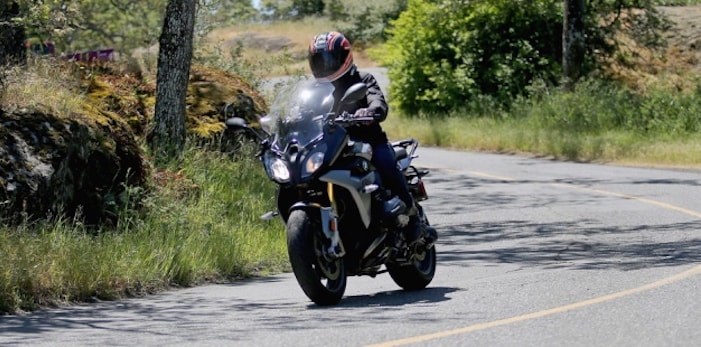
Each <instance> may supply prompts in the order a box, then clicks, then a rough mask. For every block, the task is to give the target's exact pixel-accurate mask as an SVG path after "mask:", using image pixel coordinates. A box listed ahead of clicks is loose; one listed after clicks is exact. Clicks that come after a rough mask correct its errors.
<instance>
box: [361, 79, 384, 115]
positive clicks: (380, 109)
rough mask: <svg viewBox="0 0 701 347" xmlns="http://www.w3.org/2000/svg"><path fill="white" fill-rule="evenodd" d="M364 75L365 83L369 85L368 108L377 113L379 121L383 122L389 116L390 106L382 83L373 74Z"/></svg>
mask: <svg viewBox="0 0 701 347" xmlns="http://www.w3.org/2000/svg"><path fill="white" fill-rule="evenodd" d="M362 77H363V83H365V85H367V86H368V93H367V102H368V109H370V110H372V111H373V113H374V114H375V115H376V118H377V121H378V122H382V121H384V120H385V119H386V118H387V111H388V110H389V106H387V101H385V95H384V94H383V93H382V90H381V89H380V85H379V84H378V83H377V80H376V79H375V76H373V75H372V74H369V73H368V74H365V76H362Z"/></svg>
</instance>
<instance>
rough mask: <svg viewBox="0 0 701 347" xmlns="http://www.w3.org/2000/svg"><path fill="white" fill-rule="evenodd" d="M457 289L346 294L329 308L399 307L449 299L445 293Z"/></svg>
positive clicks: (313, 307) (316, 307)
mask: <svg viewBox="0 0 701 347" xmlns="http://www.w3.org/2000/svg"><path fill="white" fill-rule="evenodd" d="M459 290H460V289H459V288H446V287H435V288H434V287H429V288H426V289H424V290H417V291H404V290H392V291H386V292H379V293H373V294H368V295H356V296H346V297H344V298H343V301H341V303H340V304H339V305H337V306H332V307H330V309H334V308H353V307H375V308H377V309H386V308H388V307H400V306H405V305H413V304H418V303H424V304H431V303H438V302H442V301H447V300H450V298H449V297H448V296H447V295H448V294H450V293H453V292H456V291H459ZM309 308H312V309H327V308H326V307H319V306H316V305H310V306H309Z"/></svg>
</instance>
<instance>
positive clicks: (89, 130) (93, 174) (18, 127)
mask: <svg viewBox="0 0 701 347" xmlns="http://www.w3.org/2000/svg"><path fill="white" fill-rule="evenodd" d="M57 68H65V69H68V70H66V71H72V72H66V71H64V72H66V73H64V74H62V75H61V77H56V76H43V75H42V76H39V77H38V78H36V74H35V75H32V76H34V77H33V78H34V80H35V81H34V82H33V83H34V85H35V86H36V85H38V86H39V87H36V88H35V89H32V90H37V91H40V93H45V94H44V97H42V96H41V95H37V96H35V97H33V98H32V99H33V100H32V101H31V102H23V100H22V98H23V96H22V94H21V93H15V94H13V95H15V96H14V99H13V102H12V103H11V104H12V105H11V106H12V107H9V108H7V109H6V110H5V111H4V112H3V111H0V221H1V219H5V220H9V221H21V220H23V219H25V218H28V217H29V218H32V217H38V218H44V217H46V216H49V215H56V214H58V213H64V214H66V215H68V216H75V215H76V214H80V215H81V216H82V217H83V218H84V220H85V221H87V222H88V223H91V224H92V223H99V222H102V221H105V220H114V219H115V218H116V217H117V213H118V211H119V210H120V208H121V207H122V206H124V204H125V203H127V200H128V199H130V197H129V194H128V193H129V191H130V190H129V189H128V188H127V187H145V185H146V183H147V182H148V181H149V178H150V174H149V170H148V167H149V165H148V162H147V159H145V155H144V153H143V151H142V149H141V146H140V145H139V144H140V143H143V141H144V139H145V138H146V137H147V136H148V134H149V129H150V128H151V124H152V121H153V114H154V107H155V92H156V86H155V82H154V81H155V76H144V75H141V74H133V73H127V72H126V71H124V70H121V69H120V68H119V67H116V66H112V65H102V66H77V68H76V66H59V67H57ZM76 71H77V72H78V73H77V75H76V74H75V73H74V72H76ZM66 76H77V78H76V79H77V83H65V84H64V83H53V84H52V83H43V82H42V81H50V80H51V79H58V80H61V81H65V80H66V78H67V77H66ZM36 80H38V81H39V82H37V81H36ZM14 81H15V82H14V83H16V84H22V83H23V80H22V77H19V78H16V79H15V80H14ZM47 86H48V87H47ZM57 86H58V87H57ZM56 88H61V90H62V91H65V92H66V94H65V95H68V96H73V95H76V96H77V97H76V98H75V100H77V102H75V103H73V104H71V105H73V107H70V108H60V110H59V108H57V107H55V105H47V104H51V102H48V103H47V102H46V100H48V98H47V97H48V96H50V95H54V94H56V91H55V89H56ZM18 89H19V90H24V89H26V88H24V89H23V88H22V87H19V88H18ZM78 95H82V96H78ZM54 99H55V98H54ZM52 100H53V99H52ZM76 105H77V107H75V106H76ZM1 107H2V105H0V108H1ZM8 109H9V110H11V111H7V110H8ZM265 109H266V106H265V102H264V101H263V99H262V97H261V96H260V95H259V94H258V93H257V92H256V91H255V90H254V89H253V88H252V87H251V86H250V85H249V84H248V83H246V82H244V81H243V80H241V79H240V78H238V77H237V76H234V75H231V74H228V73H225V72H221V71H216V70H212V69H208V68H204V67H193V68H192V71H191V78H190V85H189V88H188V96H187V127H188V132H189V133H190V134H191V135H192V137H194V138H195V139H196V140H197V141H203V142H207V141H208V140H209V139H216V138H217V136H219V135H220V134H222V133H223V132H224V130H225V127H224V121H225V120H226V117H228V116H231V115H232V114H235V115H236V116H239V117H243V118H245V119H247V120H248V121H249V122H251V123H253V124H255V123H257V120H258V116H259V115H261V114H263V113H264V112H265ZM222 110H227V112H222ZM212 143H216V144H217V145H218V146H222V147H221V148H226V147H225V146H229V144H227V143H226V142H225V141H213V142H212ZM78 212H80V213H78Z"/></svg>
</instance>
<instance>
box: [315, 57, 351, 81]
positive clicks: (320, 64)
mask: <svg viewBox="0 0 701 347" xmlns="http://www.w3.org/2000/svg"><path fill="white" fill-rule="evenodd" d="M348 54H349V52H348V51H343V52H342V53H341V52H338V53H337V54H333V53H332V52H329V51H322V52H316V53H314V54H311V56H310V57H309V67H310V68H311V70H312V74H313V75H314V77H315V78H328V77H330V76H332V75H334V74H335V73H337V72H338V71H339V70H340V69H341V68H342V67H343V66H344V65H345V63H346V60H347V58H348Z"/></svg>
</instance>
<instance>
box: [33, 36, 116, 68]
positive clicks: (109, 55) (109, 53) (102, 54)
mask: <svg viewBox="0 0 701 347" xmlns="http://www.w3.org/2000/svg"><path fill="white" fill-rule="evenodd" d="M24 47H25V48H26V49H27V51H28V52H30V53H33V54H34V55H37V56H52V57H55V56H56V54H57V53H56V44H55V43H54V42H52V41H46V42H43V43H41V42H31V41H25V43H24ZM60 57H61V59H64V60H68V61H79V62H85V63H94V62H105V61H114V60H115V50H114V48H107V49H98V50H90V51H80V52H74V53H67V54H61V56H60Z"/></svg>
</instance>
